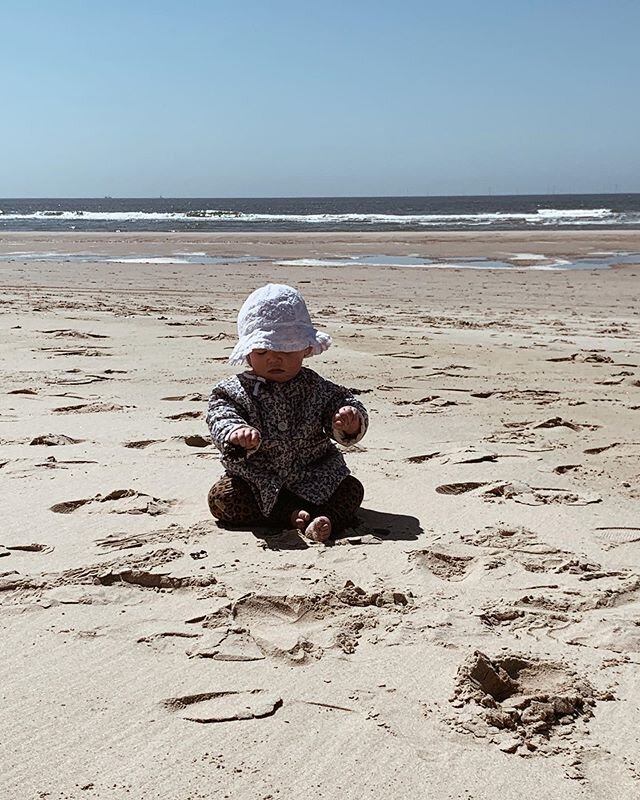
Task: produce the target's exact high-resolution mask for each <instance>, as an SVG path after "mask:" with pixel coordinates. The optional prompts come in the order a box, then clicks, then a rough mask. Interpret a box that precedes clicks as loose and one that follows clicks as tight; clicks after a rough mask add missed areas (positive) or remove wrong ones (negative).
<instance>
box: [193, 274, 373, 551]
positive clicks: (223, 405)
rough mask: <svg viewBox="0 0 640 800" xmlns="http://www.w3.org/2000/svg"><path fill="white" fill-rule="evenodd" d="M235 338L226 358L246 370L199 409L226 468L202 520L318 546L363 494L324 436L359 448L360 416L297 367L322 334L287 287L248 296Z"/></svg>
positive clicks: (333, 388)
mask: <svg viewBox="0 0 640 800" xmlns="http://www.w3.org/2000/svg"><path fill="white" fill-rule="evenodd" d="M238 337H239V341H238V343H237V345H236V346H235V348H234V350H233V352H232V353H231V356H230V358H229V361H230V363H231V364H234V365H244V364H248V366H249V367H250V369H249V370H247V371H246V372H242V373H241V374H239V375H235V376H234V377H232V378H227V379H226V380H223V381H220V383H218V384H216V386H214V388H213V391H212V392H211V398H210V400H209V408H208V412H207V424H208V426H209V429H210V430H211V437H212V439H213V442H214V444H215V445H216V447H217V448H218V449H219V450H220V451H221V453H222V463H223V465H224V467H225V471H226V475H225V476H224V477H223V478H222V479H221V480H219V481H218V482H217V483H216V484H214V486H212V488H211V490H210V491H209V508H210V510H211V513H212V514H213V516H214V517H215V518H216V519H218V520H220V521H221V522H227V523H235V524H241V525H252V524H265V523H266V524H271V525H274V526H278V527H280V528H292V527H295V528H298V529H299V530H300V531H302V532H303V533H304V534H305V535H306V536H307V537H308V538H310V539H312V540H314V541H317V542H325V541H326V540H327V539H329V537H330V536H331V535H332V534H334V535H335V534H336V533H339V532H340V531H342V530H343V529H344V528H345V527H347V526H348V525H349V524H351V523H352V521H353V519H354V515H355V512H356V511H357V509H358V507H359V506H360V503H361V502H362V498H363V496H364V489H363V487H362V484H361V483H360V482H359V481H358V480H356V479H355V478H354V477H353V476H352V475H350V473H349V469H348V467H347V465H346V464H345V461H344V458H343V456H342V453H341V452H340V451H339V450H338V448H337V447H336V446H335V444H334V443H333V441H332V439H333V440H335V441H337V442H338V443H340V444H341V445H346V446H348V445H353V444H355V443H356V442H359V441H360V439H362V437H363V436H364V435H365V433H366V431H367V426H368V416H367V411H366V409H365V408H364V406H363V405H362V403H360V402H359V401H358V400H356V398H355V397H353V396H352V395H351V392H350V391H349V390H348V389H346V388H345V387H343V386H338V385H337V384H335V383H331V381H328V380H325V379H324V378H322V377H321V376H320V375H318V374H317V373H316V372H314V371H313V370H311V369H308V368H307V367H303V366H302V363H303V361H304V359H305V358H307V357H308V356H312V355H317V354H318V353H321V352H323V351H324V350H326V349H327V348H328V347H329V346H330V345H331V337H330V336H328V335H327V334H326V333H321V332H320V331H317V330H316V329H315V327H314V326H313V324H312V322H311V319H310V317H309V312H308V311H307V306H306V304H305V302H304V299H303V297H302V295H301V294H300V293H299V292H297V291H296V290H295V289H292V288H291V287H290V286H282V285H279V284H272V283H270V284H268V285H267V286H263V287H261V288H260V289H256V291H255V292H253V293H252V294H250V295H249V297H248V298H247V299H246V300H245V302H244V304H243V306H242V308H241V309H240V313H239V314H238Z"/></svg>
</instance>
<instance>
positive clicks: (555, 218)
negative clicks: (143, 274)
mask: <svg viewBox="0 0 640 800" xmlns="http://www.w3.org/2000/svg"><path fill="white" fill-rule="evenodd" d="M0 220H2V221H6V220H46V221H47V222H50V223H55V222H56V221H60V222H70V221H73V222H78V221H87V222H106V223H114V224H116V223H124V222H167V221H172V222H193V223H197V222H198V221H209V222H212V221H219V222H226V223H230V222H238V223H245V224H246V223H297V224H306V225H318V226H321V225H349V224H358V225H398V226H403V225H411V226H414V227H415V226H418V227H430V226H442V225H449V226H454V227H455V226H461V227H462V226H464V227H467V226H470V227H480V226H491V225H501V224H502V225H504V224H526V225H542V226H557V225H587V224H588V225H607V224H638V223H640V214H637V213H632V214H617V213H614V212H613V211H611V209H608V208H590V209H589V208H588V209H584V208H581V209H554V208H541V209H538V210H537V211H535V212H531V213H508V212H482V213H476V214H361V213H358V214H356V213H352V214H335V213H333V214H250V213H244V212H239V211H233V210H220V209H213V208H211V209H201V210H198V211H191V212H181V211H176V212H173V211H167V212H160V211H85V210H83V209H78V210H75V211H55V210H51V211H47V210H44V211H35V212H32V213H29V214H17V213H4V214H0Z"/></svg>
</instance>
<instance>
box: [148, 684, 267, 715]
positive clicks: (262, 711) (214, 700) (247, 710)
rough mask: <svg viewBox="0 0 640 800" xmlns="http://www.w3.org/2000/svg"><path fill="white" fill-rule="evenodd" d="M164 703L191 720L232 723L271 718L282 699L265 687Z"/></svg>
mask: <svg viewBox="0 0 640 800" xmlns="http://www.w3.org/2000/svg"><path fill="white" fill-rule="evenodd" d="M163 705H164V707H165V708H167V709H169V710H170V711H173V712H176V713H177V714H178V716H180V717H181V718H182V719H185V720H189V721H190V722H203V723H206V722H232V721H235V720H246V719H261V718H262V717H270V716H271V715H272V714H275V713H276V711H277V710H278V709H279V708H281V706H282V698H281V697H280V696H279V695H277V694H275V692H269V691H267V690H265V689H251V690H249V691H243V692H233V691H231V692H203V693H202V694H190V695H184V696H183V697H171V698H169V699H168V700H164V701H163Z"/></svg>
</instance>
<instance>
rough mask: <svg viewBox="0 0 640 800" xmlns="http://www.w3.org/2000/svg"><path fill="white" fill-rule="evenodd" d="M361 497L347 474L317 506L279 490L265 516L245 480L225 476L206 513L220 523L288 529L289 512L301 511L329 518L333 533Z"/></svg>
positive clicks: (213, 490) (352, 513) (345, 521)
mask: <svg viewBox="0 0 640 800" xmlns="http://www.w3.org/2000/svg"><path fill="white" fill-rule="evenodd" d="M363 497H364V487H363V486H362V484H361V483H360V481H359V480H357V478H354V477H353V475H347V477H346V478H345V479H344V480H343V481H342V483H341V484H340V485H339V486H338V488H337V489H336V490H335V492H334V493H333V494H332V495H331V497H330V498H329V499H328V500H327V501H326V502H325V503H322V504H321V505H314V504H313V503H309V501H308V500H303V499H302V498H301V497H298V496H297V495H295V494H294V493H293V492H290V491H289V490H288V489H282V490H281V491H280V494H279V495H278V500H277V501H276V504H275V506H274V508H273V511H272V512H271V514H270V515H269V516H268V517H265V516H264V514H262V512H261V511H260V508H259V507H258V503H257V502H256V499H255V497H254V494H253V491H252V489H251V486H250V485H249V484H248V483H247V481H245V480H244V479H243V478H239V477H238V476H236V475H225V477H224V478H221V479H220V480H219V481H218V482H217V483H214V485H213V486H212V487H211V489H210V490H209V497H208V501H209V510H210V511H211V513H212V515H213V516H214V517H215V518H216V519H217V520H220V522H225V523H230V524H233V525H265V524H267V525H273V526H274V527H279V528H290V527H291V515H292V514H293V512H294V511H298V510H299V509H305V511H308V512H309V513H310V514H311V519H315V518H316V517H321V516H324V517H329V519H330V520H331V528H332V533H333V534H336V533H340V532H341V531H343V530H344V529H345V528H346V527H348V526H349V525H351V524H352V523H353V522H354V518H355V513H356V511H357V510H358V508H359V507H360V503H362V498H363Z"/></svg>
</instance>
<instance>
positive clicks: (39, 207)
mask: <svg viewBox="0 0 640 800" xmlns="http://www.w3.org/2000/svg"><path fill="white" fill-rule="evenodd" d="M554 228H556V229H557V228H561V229H564V230H571V229H574V230H588V229H601V228H610V229H627V230H628V229H634V228H635V229H638V228H640V194H572V195H568V194H565V195H559V194H553V195H512V196H507V195H502V196H484V197H480V196H464V197H299V198H163V197H160V198H142V199H135V198H112V197H103V198H88V199H69V198H66V199H32V200H29V199H21V200H10V199H8V200H0V231H78V232H82V231H107V232H114V231H121V232H126V231H155V232H162V231H194V232H195V231H235V232H241V231H263V232H293V231H315V232H322V231H390V230H401V231H427V230H436V231H437V230H440V231H473V230H496V231H509V230H513V231H522V230H524V231H527V230H536V229H554Z"/></svg>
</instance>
